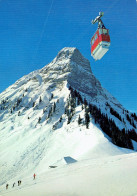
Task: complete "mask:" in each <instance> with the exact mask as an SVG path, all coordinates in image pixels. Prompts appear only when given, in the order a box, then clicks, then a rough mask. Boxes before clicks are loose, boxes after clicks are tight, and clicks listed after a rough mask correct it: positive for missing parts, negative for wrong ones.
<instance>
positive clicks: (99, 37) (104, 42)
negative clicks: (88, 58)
mask: <svg viewBox="0 0 137 196" xmlns="http://www.w3.org/2000/svg"><path fill="white" fill-rule="evenodd" d="M109 46H110V36H109V30H108V29H106V28H98V29H97V31H96V33H95V34H94V36H93V37H92V39H91V55H92V57H93V58H94V59H95V60H100V59H101V58H102V57H103V56H104V55H105V54H106V52H107V51H108V50H109Z"/></svg>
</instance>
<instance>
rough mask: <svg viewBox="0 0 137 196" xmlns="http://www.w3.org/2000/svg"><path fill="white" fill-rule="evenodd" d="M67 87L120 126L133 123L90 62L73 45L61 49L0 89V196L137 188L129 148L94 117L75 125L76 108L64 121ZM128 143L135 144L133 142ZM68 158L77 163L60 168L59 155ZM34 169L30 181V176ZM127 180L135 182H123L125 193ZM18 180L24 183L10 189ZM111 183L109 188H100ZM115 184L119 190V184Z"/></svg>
mask: <svg viewBox="0 0 137 196" xmlns="http://www.w3.org/2000/svg"><path fill="white" fill-rule="evenodd" d="M69 85H71V86H72V87H73V88H74V89H76V90H78V91H79V92H80V94H81V95H82V97H83V98H86V99H87V101H88V102H90V103H92V104H95V105H96V106H97V107H99V108H100V109H101V111H102V112H103V113H105V114H107V115H108V116H109V117H110V118H112V119H113V120H114V121H115V123H116V124H117V126H118V127H119V128H120V129H123V128H126V129H132V128H133V127H132V125H131V124H130V123H129V122H128V120H127V119H126V110H125V109H124V108H123V106H122V105H121V104H120V103H119V102H118V101H117V100H116V99H115V98H114V97H113V96H112V95H110V94H109V93H108V92H107V91H106V90H105V89H103V88H102V87H101V84H100V82H99V81H98V80H97V79H96V78H95V77H94V75H93V73H92V71H91V68H90V64H89V62H88V60H86V59H85V58H84V57H83V56H82V55H81V54H80V52H79V51H78V50H77V49H76V48H64V49H62V50H61V51H60V52H59V54H58V55H57V57H56V58H55V59H54V60H53V61H52V62H51V63H50V64H48V65H47V66H45V67H44V68H42V69H41V70H37V71H34V72H32V73H30V74H29V75H27V76H24V77H22V78H21V79H20V80H18V81H17V82H16V83H15V84H13V85H12V86H10V87H9V88H7V89H6V90H5V91H4V92H3V93H1V94H0V101H1V105H0V107H1V109H0V195H5V194H7V195H14V196H16V195H18V196H19V195H27V194H28V195H30V194H32V193H31V191H32V189H33V195H34V196H35V195H39V196H41V195H45V194H47V195H67V194H68V195H91V194H92V193H93V194H92V195H101V194H102V195H118V194H113V193H112V192H113V191H112V192H111V193H112V194H110V189H111V188H112V189H111V190H114V188H115V189H116V193H121V195H122V194H123V195H124V194H125V193H126V194H127V195H130V194H129V193H132V194H131V195H134V193H137V191H136V187H134V184H135V179H137V178H135V177H136V175H135V173H137V172H136V168H137V167H136V164H135V163H136V160H137V154H136V153H135V151H131V150H129V149H123V148H119V147H117V146H115V145H114V144H112V143H111V139H110V138H109V137H108V136H106V135H105V134H104V133H103V132H102V130H101V129H100V127H99V126H97V125H96V124H95V123H94V119H92V118H91V121H90V125H89V129H86V126H85V125H78V122H77V121H78V117H79V115H80V116H81V118H82V119H84V110H82V108H81V105H79V106H77V107H76V110H75V114H74V116H73V117H72V120H71V123H70V124H67V116H66V114H64V108H65V105H66V102H67V99H68V97H69V93H70V91H69V89H68V86H69ZM106 103H107V104H109V105H110V106H111V107H113V108H114V109H115V110H116V111H117V112H118V113H119V114H120V115H121V117H122V118H123V119H124V123H123V122H121V121H120V120H119V119H118V118H116V117H115V116H113V115H112V114H111V113H110V108H109V107H108V105H107V104H106ZM54 104H56V108H54ZM53 108H54V109H55V110H54V109H53ZM53 110H54V112H53ZM50 111H52V112H51V113H50ZM49 113H50V115H49ZM60 118H62V121H61V122H60ZM135 123H136V122H135ZM133 145H134V147H136V146H137V145H136V142H135V141H133ZM135 149H136V148H135ZM67 156H70V157H72V158H74V159H75V160H76V161H77V162H76V163H74V164H72V165H66V163H65V162H64V157H67ZM123 164H125V165H126V166H125V168H124V167H123ZM49 166H58V167H56V168H54V169H51V168H49ZM93 168H94V169H93ZM34 172H36V174H37V179H36V182H35V183H36V184H35V183H34V181H32V176H33V173H34ZM125 172H126V175H125ZM117 175H118V178H119V180H118V181H117V179H116V176H117ZM124 175H125V177H124ZM103 176H104V178H105V179H106V183H105V180H103V179H104V178H103ZM93 178H94V179H95V180H94V181H93ZM128 178H133V179H132V182H133V183H134V184H131V183H129V185H130V187H129V190H128V191H127V180H128ZM19 179H21V180H22V185H21V186H20V187H18V186H16V187H15V189H12V188H11V186H12V184H13V183H14V182H16V184H17V181H18V180H19ZM98 179H100V183H99V184H98ZM102 181H104V183H103V184H101V182H102ZM110 181H112V182H113V183H112V184H114V185H113V187H112V184H111V186H110V188H108V189H106V186H108V183H107V182H110ZM120 181H122V182H121V186H122V187H123V188H120V187H119V186H118V183H119V182H120ZM6 183H9V185H10V187H9V189H8V190H5V184H6ZM80 184H83V186H85V187H86V188H83V187H82V186H80ZM98 185H99V186H100V187H101V189H102V192H99V191H101V190H99V189H97V187H98ZM79 186H80V187H79ZM124 186H126V189H124ZM53 187H55V188H53ZM63 187H64V188H63ZM78 187H79V188H78ZM14 191H15V192H14ZM119 191H121V192H119ZM84 193H86V194H84ZM105 193H106V194H105ZM119 195H120V194H119Z"/></svg>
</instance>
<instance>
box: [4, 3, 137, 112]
mask: <svg viewBox="0 0 137 196" xmlns="http://www.w3.org/2000/svg"><path fill="white" fill-rule="evenodd" d="M99 11H104V16H103V18H102V20H103V22H104V24H105V26H106V28H108V29H109V31H110V38H111V46H110V50H109V52H108V53H107V54H106V55H105V56H104V57H103V58H102V59H101V60H100V61H96V62H95V61H94V59H92V57H91V55H90V39H91V37H92V36H93V34H94V32H95V31H96V29H97V24H94V25H92V24H91V20H92V19H94V18H95V17H96V16H97V15H98V13H99ZM64 47H77V48H78V49H79V50H80V52H81V53H82V54H83V55H84V56H85V57H86V58H87V59H88V60H89V61H90V63H91V69H92V71H93V73H94V75H95V76H96V77H97V78H98V79H99V81H100V82H101V84H102V86H103V87H104V88H106V89H107V90H108V91H109V92H110V93H111V94H112V95H113V96H114V97H116V98H117V99H118V100H119V101H120V103H121V104H122V105H123V106H124V107H126V109H128V110H131V111H136V112H137V1H136V0H98V1H97V0H1V1H0V92H2V91H3V90H5V89H6V88H7V87H8V86H9V85H11V84H13V83H14V82H15V81H16V80H18V79H19V78H20V77H22V76H24V75H26V74H28V73H30V72H31V71H34V70H36V69H40V68H42V67H43V66H45V65H46V64H48V63H49V62H51V61H52V60H53V58H54V57H55V56H56V55H57V53H58V52H59V51H60V50H61V49H62V48H64Z"/></svg>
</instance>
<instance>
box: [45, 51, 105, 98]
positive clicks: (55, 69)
mask: <svg viewBox="0 0 137 196" xmlns="http://www.w3.org/2000/svg"><path fill="white" fill-rule="evenodd" d="M45 71H48V72H52V73H53V75H54V76H56V77H55V78H54V77H52V81H53V82H55V83H58V82H61V81H62V80H67V81H68V83H69V85H71V86H72V87H73V88H75V89H77V90H79V91H81V92H83V93H86V94H88V95H89V96H91V97H93V98H94V97H95V96H96V95H97V94H98V95H99V94H102V95H104V96H105V94H104V92H103V89H102V87H101V84H100V82H99V81H98V80H97V79H96V78H95V77H94V75H93V73H92V71H91V67H90V63H89V61H88V60H87V59H86V58H84V57H83V56H82V54H81V53H80V52H79V50H78V49H77V48H63V49H62V50H61V51H60V52H59V53H58V55H57V57H56V58H55V59H54V60H53V61H52V62H51V63H50V64H49V65H47V66H45V67H44V68H43V69H42V73H44V72H45Z"/></svg>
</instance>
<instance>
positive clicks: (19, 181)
mask: <svg viewBox="0 0 137 196" xmlns="http://www.w3.org/2000/svg"><path fill="white" fill-rule="evenodd" d="M35 178H36V174H35V173H34V174H33V180H35ZM15 184H16V183H15V182H14V183H13V185H12V188H14V187H15ZM20 185H21V180H18V186H20ZM8 188H9V184H6V189H8Z"/></svg>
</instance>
